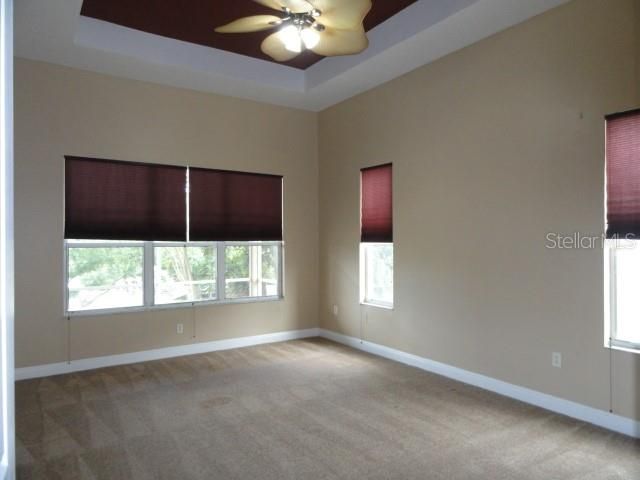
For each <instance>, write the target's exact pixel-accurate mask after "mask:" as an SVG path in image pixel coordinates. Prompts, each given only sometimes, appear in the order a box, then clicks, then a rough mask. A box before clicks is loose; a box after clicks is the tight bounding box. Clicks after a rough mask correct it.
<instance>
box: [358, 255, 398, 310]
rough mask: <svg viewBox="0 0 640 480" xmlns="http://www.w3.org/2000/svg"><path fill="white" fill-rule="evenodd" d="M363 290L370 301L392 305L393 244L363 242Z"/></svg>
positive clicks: (367, 300)
mask: <svg viewBox="0 0 640 480" xmlns="http://www.w3.org/2000/svg"><path fill="white" fill-rule="evenodd" d="M364 249H365V252H364V262H365V272H364V273H365V275H364V282H365V292H364V300H365V302H370V303H379V304H382V305H388V306H391V305H393V244H391V243H388V244H364Z"/></svg>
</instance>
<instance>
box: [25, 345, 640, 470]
mask: <svg viewBox="0 0 640 480" xmlns="http://www.w3.org/2000/svg"><path fill="white" fill-rule="evenodd" d="M16 409H17V418H16V429H17V462H18V478H20V479H30V478H46V479H65V480H73V479H109V480H111V479H141V480H143V479H170V480H189V479H256V480H271V479H274V480H281V479H300V480H312V479H354V480H356V479H357V480H361V479H433V480H440V479H442V480H444V479H446V480H463V479H483V480H485V479H486V480H501V479H508V480H514V479H522V480H533V479H536V480H537V479H539V480H556V479H557V480H574V479H575V480H603V479H605V480H608V479H624V480H637V479H640V442H638V441H635V440H632V439H630V438H627V437H624V436H621V435H617V434H614V433H610V432H607V431H605V430H602V429H599V428H596V427H593V426H590V425H587V424H584V423H581V422H577V421H574V420H571V419H568V418H565V417H562V416H559V415H555V414H553V413H549V412H547V411H544V410H541V409H538V408H535V407H532V406H529V405H526V404H523V403H519V402H516V401H513V400H509V399H507V398H503V397H500V396H498V395H494V394H491V393H488V392H485V391H482V390H480V389H477V388H473V387H470V386H466V385H463V384H460V383H457V382H454V381H451V380H447V379H445V378H442V377H438V376H436V375H431V374H428V373H425V372H422V371H420V370H417V369H414V368H411V367H407V366H404V365H400V364H398V363H394V362H391V361H388V360H384V359H381V358H377V357H373V356H369V355H366V354H363V353H360V352H357V351H355V350H352V349H349V348H346V347H343V346H340V345H337V344H334V343H331V342H328V341H325V340H321V339H310V340H301V341H294V342H286V343H278V344H271V345H264V346H257V347H251V348H244V349H237V350H229V351H224V352H217V353H210V354H205V355H194V356H189V357H182V358H176V359H171V360H164V361H156V362H148V363H141V364H135V365H128V366H122V367H114V368H105V369H101V370H95V371H90V372H84V373H77V374H70V375H60V376H55V377H49V378H45V379H38V380H28V381H22V382H18V383H17V385H16Z"/></svg>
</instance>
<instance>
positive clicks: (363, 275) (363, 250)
mask: <svg viewBox="0 0 640 480" xmlns="http://www.w3.org/2000/svg"><path fill="white" fill-rule="evenodd" d="M383 245H391V248H392V249H393V272H392V276H393V277H394V278H393V280H394V281H393V287H392V291H391V295H392V296H393V302H391V303H388V302H383V301H378V300H372V299H369V298H367V247H375V246H383ZM395 261H396V258H395V245H394V243H393V242H360V304H361V305H366V306H369V307H376V308H383V309H385V310H393V309H394V305H395V300H396V298H395V271H396V269H395Z"/></svg>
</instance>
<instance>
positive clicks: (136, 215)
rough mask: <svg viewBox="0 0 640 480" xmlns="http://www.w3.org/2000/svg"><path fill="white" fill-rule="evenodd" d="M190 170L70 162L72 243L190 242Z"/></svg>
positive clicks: (67, 167)
mask: <svg viewBox="0 0 640 480" xmlns="http://www.w3.org/2000/svg"><path fill="white" fill-rule="evenodd" d="M186 174H187V169H186V167H176V166H171V165H156V164H148V163H133V162H120V161H114V160H98V159H90V158H80V157H71V156H68V157H66V162H65V231H64V237H65V238H67V239H85V240H87V239H99V240H162V241H185V240H186V239H187V206H186V205H187V204H186V199H185V184H186Z"/></svg>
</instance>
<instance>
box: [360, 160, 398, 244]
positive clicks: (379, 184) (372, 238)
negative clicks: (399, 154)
mask: <svg viewBox="0 0 640 480" xmlns="http://www.w3.org/2000/svg"><path fill="white" fill-rule="evenodd" d="M360 183H361V185H360V188H361V192H360V197H361V214H360V217H361V220H360V240H361V241H362V242H369V243H390V242H393V188H392V184H393V170H392V165H391V164H390V163H389V164H387V165H380V166H378V167H371V168H363V169H362V170H361V173H360Z"/></svg>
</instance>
